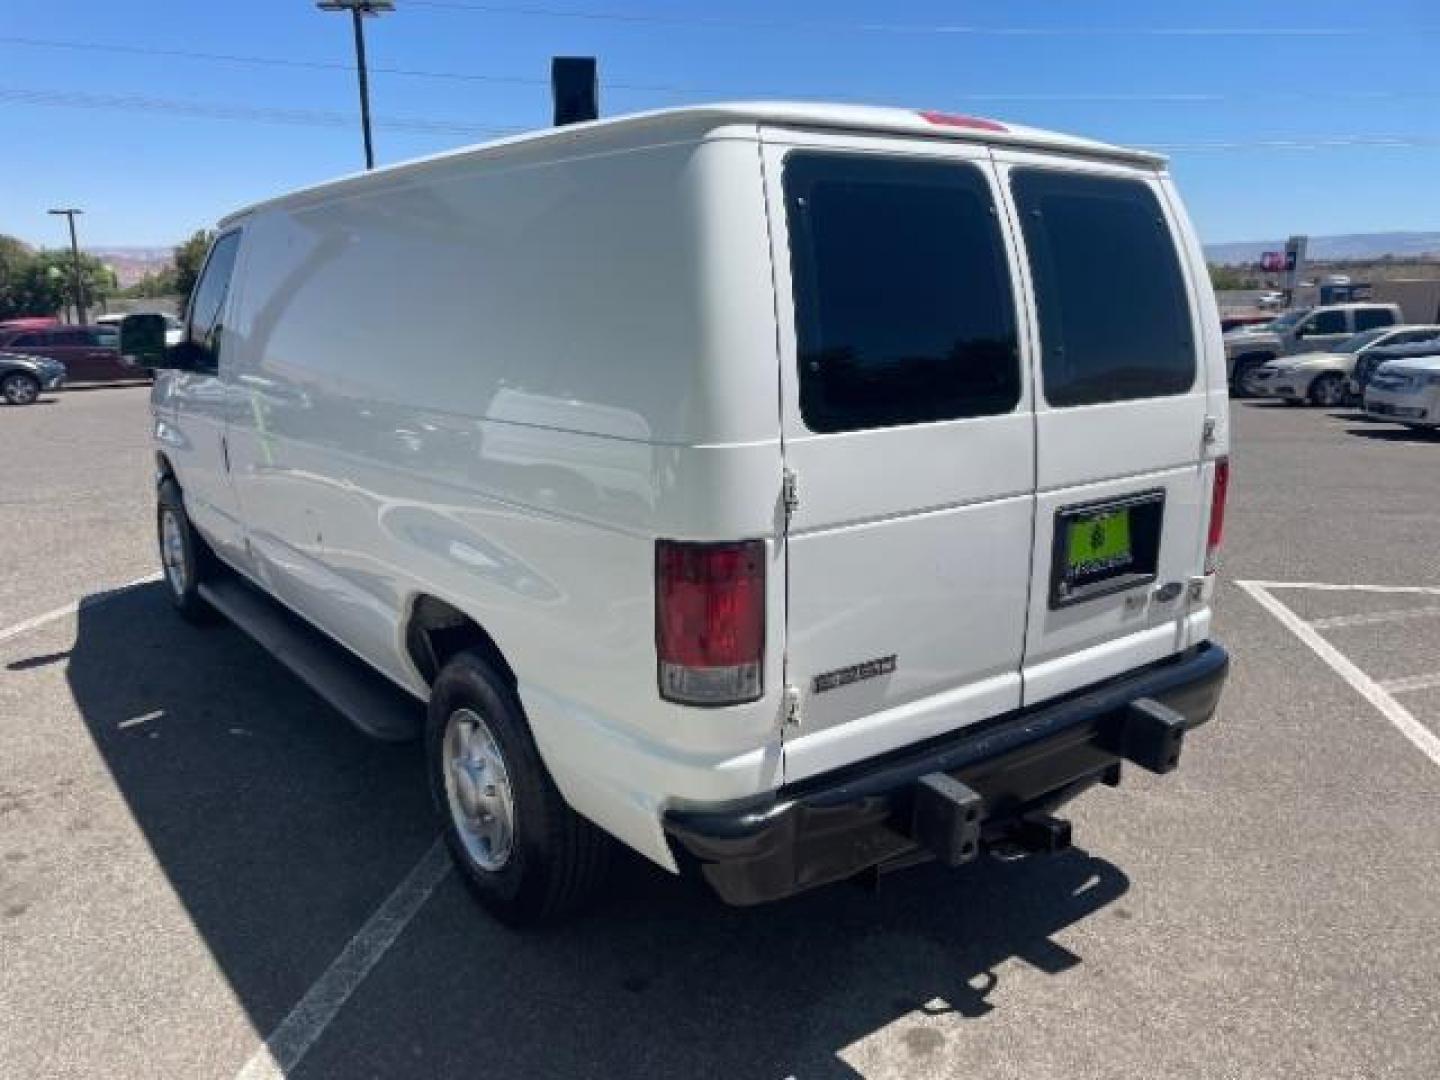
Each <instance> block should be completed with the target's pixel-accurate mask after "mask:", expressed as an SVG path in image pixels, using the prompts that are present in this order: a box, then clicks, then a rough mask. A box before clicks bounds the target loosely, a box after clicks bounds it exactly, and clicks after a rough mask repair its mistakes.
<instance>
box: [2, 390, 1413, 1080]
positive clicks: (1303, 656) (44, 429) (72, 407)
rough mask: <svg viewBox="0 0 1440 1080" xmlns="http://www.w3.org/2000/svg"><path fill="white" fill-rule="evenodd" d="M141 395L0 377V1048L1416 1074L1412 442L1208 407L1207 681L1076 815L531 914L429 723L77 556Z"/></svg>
mask: <svg viewBox="0 0 1440 1080" xmlns="http://www.w3.org/2000/svg"><path fill="white" fill-rule="evenodd" d="M145 395H146V391H144V390H140V389H114V390H100V391H91V392H85V393H70V394H65V395H60V396H49V397H47V398H46V399H45V400H44V401H42V402H41V403H40V404H37V405H35V406H31V407H29V408H26V409H6V410H0V459H3V460H4V462H5V468H4V469H3V470H0V507H3V512H0V545H3V551H4V552H5V560H4V565H3V567H0V575H3V582H4V585H3V590H0V747H3V749H0V1075H3V1076H6V1077H10V1076H14V1077H50V1076H64V1077H82V1076H83V1077H91V1076H103V1077H128V1076H137V1077H138V1076H144V1077H147V1078H148V1077H157V1078H158V1077H184V1078H196V1077H220V1078H230V1077H238V1076H245V1077H259V1076H275V1075H281V1073H282V1071H283V1072H284V1074H285V1075H289V1076H293V1077H297V1078H311V1077H317V1078H318V1077H330V1076H344V1077H371V1076H374V1077H409V1076H414V1077H452V1076H453V1077H460V1076H467V1077H468V1076H481V1075H483V1076H487V1077H512V1076H514V1077H521V1076H524V1077H538V1076H577V1077H579V1076H587V1077H588V1076H605V1077H624V1076H671V1077H688V1076H726V1077H730V1076H734V1077H767V1078H775V1080H780V1078H784V1077H791V1076H793V1077H796V1078H801V1080H807V1078H841V1077H856V1076H865V1077H889V1076H905V1077H916V1076H919V1077H931V1076H934V1077H941V1076H945V1077H949V1076H954V1077H969V1076H974V1075H985V1076H987V1077H1016V1078H1026V1080H1037V1078H1045V1077H1065V1078H1072V1080H1073V1078H1080V1077H1144V1078H1147V1080H1149V1078H1155V1077H1167V1078H1168V1077H1217V1078H1219V1077H1226V1078H1231V1077H1265V1078H1269V1077H1292V1076H1293V1077H1306V1078H1316V1077H1366V1078H1370V1077H1416V1078H1420V1077H1425V1078H1433V1077H1435V1076H1440V1027H1437V1023H1436V1017H1437V1015H1440V934H1437V930H1440V888H1437V883H1440V869H1437V868H1440V828H1437V826H1440V749H1437V747H1440V739H1437V734H1440V499H1437V497H1436V496H1437V492H1440V482H1437V479H1436V477H1437V476H1440V438H1431V437H1428V436H1425V435H1417V434H1414V433H1411V432H1408V431H1405V430H1403V429H1400V428H1396V427H1390V426H1387V425H1376V424H1370V423H1367V422H1364V421H1363V420H1361V419H1360V418H1358V417H1357V416H1356V415H1354V414H1353V413H1351V412H1350V411H1348V410H1338V411H1333V412H1329V411H1314V410H1296V409H1288V408H1284V407H1282V406H1274V405H1270V404H1268V403H1237V404H1236V406H1235V408H1234V416H1233V427H1234V441H1235V447H1234V466H1235V474H1234V475H1235V480H1234V487H1233V491H1232V496H1231V504H1230V520H1229V529H1228V543H1227V549H1226V583H1225V584H1224V585H1223V587H1222V590H1221V595H1220V599H1219V612H1218V619H1217V624H1216V632H1217V636H1219V637H1220V638H1221V639H1222V640H1224V641H1225V643H1226V644H1227V645H1228V646H1229V647H1230V649H1231V651H1232V654H1233V657H1234V661H1235V666H1234V670H1233V675H1232V679H1231V683H1230V685H1229V688H1228V690H1227V692H1226V698H1225V701H1224V704H1223V706H1222V710H1221V714H1220V715H1219V717H1218V718H1217V719H1216V720H1215V722H1214V723H1212V724H1211V725H1210V726H1209V727H1208V728H1205V729H1203V730H1202V731H1200V732H1199V733H1197V734H1196V735H1195V736H1194V737H1192V739H1191V740H1190V741H1189V742H1188V743H1187V746H1186V750H1185V756H1184V760H1183V762H1182V765H1181V768H1180V771H1179V772H1178V773H1177V774H1175V775H1174V776H1171V777H1167V778H1165V779H1163V780H1162V779H1157V778H1154V777H1150V776H1148V775H1141V774H1139V773H1138V771H1132V772H1131V773H1130V774H1128V775H1127V779H1126V783H1125V784H1124V785H1123V786H1122V787H1121V788H1119V789H1118V790H1114V791H1111V790H1107V789H1100V790H1098V791H1096V792H1093V793H1091V794H1089V795H1087V796H1086V797H1085V798H1084V799H1082V800H1081V801H1080V802H1079V803H1077V804H1075V805H1074V807H1073V813H1072V815H1071V816H1072V819H1073V821H1074V823H1075V836H1076V841H1077V845H1078V846H1077V848H1076V849H1074V850H1072V851H1070V852H1068V853H1066V854H1064V855H1062V856H1056V857H1053V858H1048V859H1038V858H1037V859H1029V860H1023V861H1020V862H1014V863H999V862H985V863H982V864H977V865H975V866H972V867H969V868H965V869H962V870H960V871H955V872H949V871H945V870H942V869H940V868H937V867H933V866H932V867H924V868H920V869H916V870H913V871H910V872H907V873H904V874H899V875H895V876H893V877H891V878H888V879H887V880H886V881H885V883H884V884H883V886H882V887H881V889H880V890H879V892H878V893H875V894H873V895H872V894H871V893H868V892H866V891H863V890H861V889H859V888H856V887H851V886H840V887H834V888H830V889H827V890H824V891H821V892H817V893H813V894H810V895H806V896H802V897H799V898H797V899H795V900H792V901H789V902H786V903H783V904H778V905H774V906H770V907H764V908H757V909H749V910H735V909H728V908H725V907H722V906H720V905H719V904H718V903H717V902H715V901H712V900H711V899H709V897H708V896H706V895H705V894H703V893H701V892H699V891H697V890H696V889H694V888H692V887H690V886H689V885H687V884H685V883H683V882H681V881H678V880H675V879H672V878H670V877H669V876H668V875H666V874H664V873H662V872H660V871H658V870H655V869H652V868H650V867H649V866H648V865H646V864H643V863H641V862H640V861H639V860H628V861H625V862H623V863H622V865H621V866H620V867H619V868H618V872H617V874H616V876H615V881H614V885H613V888H612V890H611V893H610V895H609V897H608V898H607V900H606V902H605V903H604V904H602V905H601V907H600V908H599V909H598V910H597V911H595V912H594V913H593V914H592V915H590V916H588V917H586V918H584V919H582V920H580V921H577V922H575V923H574V924H572V925H568V926H566V927H563V928H561V929H558V930H555V931H551V932H548V933H544V934H532V935H519V934H515V933H512V932H510V931H507V930H504V929H501V928H499V927H498V926H496V925H495V924H494V923H492V922H490V921H488V920H487V919H486V918H485V917H484V916H483V915H482V914H481V913H480V912H479V911H478V909H476V908H475V907H474V906H473V904H472V903H471V901H470V900H469V899H468V897H467V896H466V894H465V893H464V891H463V890H462V889H461V887H460V886H459V884H458V883H457V882H456V881H455V880H454V878H453V877H452V876H450V875H448V874H447V873H445V871H444V867H443V863H438V862H436V860H435V858H434V855H433V848H432V844H433V840H434V835H435V830H434V826H433V824H432V822H431V818H430V810H429V806H428V797H427V795H426V793H425V790H424V784H423V778H422V773H421V764H420V759H419V752H418V750H417V748H415V747H394V746H384V745H377V744H373V743H370V742H367V741H366V740H365V739H363V738H362V737H361V736H359V735H358V734H355V733H353V732H352V730H351V729H350V728H349V727H348V725H346V724H345V722H344V721H342V720H341V719H340V718H338V717H337V716H336V715H334V714H333V713H331V712H329V711H328V710H327V708H326V707H325V706H323V705H322V704H321V703H320V702H319V701H318V699H316V698H315V697H313V696H312V695H311V694H310V693H309V692H308V691H307V690H305V689H304V688H303V687H302V686H300V685H299V684H298V683H297V682H295V681H294V680H293V679H292V678H291V677H289V676H288V675H287V674H286V673H285V672H284V671H283V670H282V669H281V668H280V667H279V666H278V665H276V664H275V662H273V661H272V660H270V659H269V658H268V657H267V656H266V655H265V654H264V653H263V652H261V651H260V650H259V649H258V648H257V647H256V646H254V645H252V644H251V643H250V642H249V641H248V640H247V639H246V638H244V637H243V636H242V635H240V634H239V633H238V632H236V631H235V630H233V629H232V628H229V627H225V626H216V627H213V628H208V629H203V630H197V629H194V628H192V627H190V626H188V625H185V624H183V623H181V622H180V621H179V620H178V619H176V618H175V617H173V616H172V615H171V614H170V612H169V611H168V610H167V607H166V603H165V600H164V597H163V595H162V593H161V586H160V585H159V584H157V583H154V582H153V580H152V581H150V582H148V583H141V584H138V585H133V586H131V587H129V588H128V589H125V590H123V591H120V592H118V593H111V592H107V590H111V589H114V588H115V587H117V586H123V585H126V584H127V583H131V582H134V581H136V580H137V579H141V578H144V577H146V576H147V575H151V574H153V573H154V570H155V563H154V557H153V554H152V539H151V530H152V518H151V514H152V509H151V506H152V501H151V500H152V490H151V485H152V479H151V466H150V456H149V450H148V443H147V431H146V417H145ZM1426 590H1429V591H1426ZM86 598H89V599H86ZM267 1040H268V1048H267Z"/></svg>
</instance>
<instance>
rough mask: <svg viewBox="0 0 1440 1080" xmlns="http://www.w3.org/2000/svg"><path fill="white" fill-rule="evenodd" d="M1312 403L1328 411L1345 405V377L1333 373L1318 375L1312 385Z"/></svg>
mask: <svg viewBox="0 0 1440 1080" xmlns="http://www.w3.org/2000/svg"><path fill="white" fill-rule="evenodd" d="M1310 402H1311V404H1312V405H1319V406H1322V407H1323V408H1327V409H1334V408H1338V407H1339V406H1341V405H1343V404H1345V377H1344V376H1343V375H1337V374H1336V373H1335V372H1333V371H1327V372H1326V373H1325V374H1323V375H1317V376H1316V377H1315V381H1314V382H1312V383H1311V384H1310Z"/></svg>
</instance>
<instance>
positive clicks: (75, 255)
mask: <svg viewBox="0 0 1440 1080" xmlns="http://www.w3.org/2000/svg"><path fill="white" fill-rule="evenodd" d="M84 212H85V211H84V210H80V209H78V208H76V207H73V206H71V207H66V208H65V209H61V210H50V211H48V213H51V214H54V215H56V216H57V217H58V216H61V215H63V216H64V217H65V219H66V220H67V221H69V222H70V259H71V267H72V268H73V270H74V272H75V321H76V322H77V323H79V324H80V325H81V326H83V325H84V324H85V275H84V272H83V271H82V270H81V268H80V244H79V242H78V241H77V240H76V239H75V215H76V214H83V213H84Z"/></svg>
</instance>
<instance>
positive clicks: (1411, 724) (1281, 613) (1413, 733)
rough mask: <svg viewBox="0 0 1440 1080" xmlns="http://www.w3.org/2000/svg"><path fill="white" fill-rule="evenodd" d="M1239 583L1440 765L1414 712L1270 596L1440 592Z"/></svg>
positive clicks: (1433, 740) (1439, 746) (1439, 741)
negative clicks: (1298, 591) (1277, 592)
mask: <svg viewBox="0 0 1440 1080" xmlns="http://www.w3.org/2000/svg"><path fill="white" fill-rule="evenodd" d="M1235 584H1237V585H1239V586H1240V588H1242V589H1244V590H1245V591H1246V592H1247V593H1249V594H1250V595H1251V597H1253V598H1254V600H1255V602H1256V603H1258V604H1259V605H1260V606H1261V607H1263V608H1264V609H1265V610H1266V611H1268V612H1270V614H1271V615H1274V616H1275V617H1276V618H1277V619H1279V620H1280V622H1281V623H1282V624H1283V625H1284V626H1285V628H1286V629H1287V630H1289V631H1290V632H1291V633H1292V634H1294V635H1295V636H1296V637H1298V638H1299V639H1300V640H1301V641H1303V642H1304V643H1305V644H1306V645H1308V646H1309V647H1310V649H1311V651H1312V652H1314V653H1315V655H1316V656H1318V657H1320V659H1321V660H1324V661H1325V663H1327V664H1329V665H1330V667H1331V668H1332V669H1334V671H1335V674H1337V675H1339V676H1340V677H1341V678H1342V679H1344V680H1345V681H1346V682H1347V683H1349V684H1350V686H1351V687H1352V688H1353V689H1354V690H1355V691H1356V692H1357V693H1358V694H1360V696H1361V697H1363V698H1365V700H1366V701H1368V702H1370V704H1372V705H1374V706H1375V708H1377V709H1379V710H1380V713H1381V715H1382V716H1384V717H1385V719H1387V720H1389V721H1390V723H1392V724H1393V725H1395V728H1396V729H1397V730H1398V731H1399V732H1400V734H1402V735H1404V736H1405V737H1406V738H1407V739H1409V740H1410V741H1411V742H1412V743H1413V744H1414V745H1415V747H1416V748H1417V749H1418V750H1419V751H1420V752H1421V753H1422V754H1424V755H1425V756H1426V757H1428V758H1429V759H1430V760H1431V761H1432V762H1433V763H1434V764H1436V765H1440V737H1437V736H1436V735H1435V733H1434V732H1433V731H1431V730H1430V729H1429V728H1427V727H1426V726H1425V725H1424V724H1422V723H1420V721H1418V720H1416V719H1415V717H1414V716H1412V715H1411V713H1410V710H1409V709H1407V708H1405V706H1404V705H1401V704H1400V703H1399V702H1398V701H1396V700H1395V699H1394V698H1393V697H1392V696H1391V695H1390V694H1389V693H1388V692H1387V691H1386V690H1385V688H1384V687H1382V686H1381V685H1380V684H1379V683H1378V682H1376V681H1375V680H1374V679H1372V678H1370V676H1369V675H1366V674H1365V672H1363V671H1361V670H1360V669H1359V668H1358V667H1356V666H1355V664H1354V663H1352V662H1351V660H1350V658H1349V657H1347V656H1346V655H1345V654H1344V653H1342V652H1341V651H1340V650H1339V649H1337V648H1335V646H1334V645H1331V644H1330V643H1329V642H1328V641H1326V640H1325V639H1324V638H1323V637H1321V636H1320V632H1319V631H1318V630H1316V629H1315V628H1314V627H1313V626H1311V625H1310V624H1309V623H1307V622H1306V621H1305V620H1304V619H1302V618H1300V616H1298V615H1296V614H1295V613H1294V612H1293V611H1291V610H1290V609H1289V608H1288V607H1286V606H1285V605H1284V604H1282V603H1281V602H1280V601H1279V600H1277V599H1276V598H1275V597H1274V596H1272V595H1271V594H1270V590H1271V589H1273V588H1286V589H1289V588H1316V589H1325V590H1329V591H1339V590H1342V589H1348V590H1350V591H1354V592H1413V593H1437V594H1440V589H1426V588H1422V587H1418V586H1417V587H1405V586H1362V585H1319V584H1315V585H1309V584H1306V585H1299V584H1295V583H1291V582H1261V581H1237V582H1236V583H1235Z"/></svg>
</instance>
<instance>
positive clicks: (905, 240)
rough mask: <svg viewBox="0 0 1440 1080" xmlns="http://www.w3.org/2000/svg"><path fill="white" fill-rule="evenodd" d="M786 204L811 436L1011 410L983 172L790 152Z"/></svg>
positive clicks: (1010, 371)
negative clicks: (816, 432)
mask: <svg viewBox="0 0 1440 1080" xmlns="http://www.w3.org/2000/svg"><path fill="white" fill-rule="evenodd" d="M785 203H786V210H787V214H788V218H789V224H790V260H791V275H792V277H793V279H794V287H795V323H796V336H797V338H798V342H797V344H798V355H799V364H800V411H801V415H802V416H803V417H804V419H805V423H806V425H807V426H808V427H809V428H810V429H811V430H812V431H820V432H832V431H853V430H857V429H861V428H878V427H890V426H893V425H897V424H915V423H922V422H925V421H937V420H955V419H959V418H961V417H971V416H990V415H994V414H996V413H1005V412H1010V411H1011V410H1012V409H1014V408H1015V405H1016V403H1017V402H1018V401H1019V399H1020V366H1019V358H1018V354H1017V349H1016V339H1015V313H1014V308H1015V305H1014V300H1013V297H1012V295H1011V289H1010V278H1009V270H1008V267H1007V266H1006V262H1005V253H1004V246H1003V243H1002V241H1001V237H1000V226H999V220H998V217H997V215H996V214H995V213H994V202H993V199H992V196H991V191H990V187H989V185H988V184H987V183H986V180H985V177H984V175H983V174H982V173H980V171H979V170H977V169H975V168H974V167H972V166H970V165H965V164H958V163H957V164H952V163H949V162H933V161H903V160H897V159H887V158H872V157H861V156H858V155H841V154H795V155H792V156H791V157H790V158H789V159H788V160H787V161H786V165H785Z"/></svg>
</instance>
